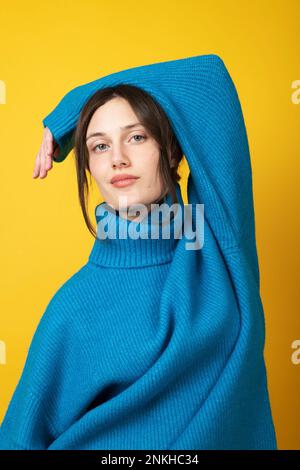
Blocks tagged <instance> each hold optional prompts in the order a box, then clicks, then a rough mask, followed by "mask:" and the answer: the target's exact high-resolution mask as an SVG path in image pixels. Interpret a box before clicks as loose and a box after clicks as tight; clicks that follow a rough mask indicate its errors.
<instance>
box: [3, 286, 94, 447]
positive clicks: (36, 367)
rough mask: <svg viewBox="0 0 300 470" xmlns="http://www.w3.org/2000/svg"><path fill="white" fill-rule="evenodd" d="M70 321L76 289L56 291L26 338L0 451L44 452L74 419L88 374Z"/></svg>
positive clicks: (81, 406)
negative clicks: (26, 341)
mask: <svg viewBox="0 0 300 470" xmlns="http://www.w3.org/2000/svg"><path fill="white" fill-rule="evenodd" d="M69 292H70V289H69ZM72 304H73V305H72ZM80 308H81V307H80ZM75 318H76V289H75V290H74V293H72V294H71V295H70V294H66V293H65V289H64V288H60V289H59V290H58V291H57V292H56V294H55V295H54V296H53V297H52V299H51V300H50V302H49V303H48V306H47V307H46V310H45V312H44V314H43V315H42V317H41V320H40V322H39V324H38V326H37V329H36V331H35V333H34V335H33V338H32V340H31V344H30V347H29V350H28V354H27V358H26V361H25V365H24V368H23V371H22V374H21V377H20V379H19V382H18V384H17V386H16V388H15V391H14V393H13V396H12V398H11V400H10V403H9V405H8V408H7V411H6V414H5V416H4V419H3V422H2V424H1V427H0V449H2V450H9V449H16V450H17V449H20V450H21V449H26V450H45V449H47V448H48V446H49V445H50V444H51V443H52V442H53V441H54V440H55V439H56V438H57V437H58V435H59V434H60V433H61V432H63V430H65V429H66V428H67V427H68V426H69V425H70V424H71V423H72V422H73V421H75V420H76V418H78V417H79V416H80V413H81V412H82V410H83V409H84V404H85V384H86V383H89V379H90V375H89V378H87V374H89V367H88V362H87V359H86V356H85V351H84V348H78V345H80V344H83V342H82V340H81V338H80V329H79V327H78V325H77V321H76V320H75ZM78 371H81V372H80V373H78ZM75 392H76V393H77V394H76V393H75Z"/></svg>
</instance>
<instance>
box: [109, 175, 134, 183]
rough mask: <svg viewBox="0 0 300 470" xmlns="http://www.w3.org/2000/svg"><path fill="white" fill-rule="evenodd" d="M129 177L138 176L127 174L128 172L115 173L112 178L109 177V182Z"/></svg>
mask: <svg viewBox="0 0 300 470" xmlns="http://www.w3.org/2000/svg"><path fill="white" fill-rule="evenodd" d="M131 178H135V179H136V178H138V176H134V175H129V174H128V173H123V174H122V175H116V176H114V177H113V178H112V179H111V181H110V182H111V183H112V184H113V183H115V182H116V181H120V180H125V179H131Z"/></svg>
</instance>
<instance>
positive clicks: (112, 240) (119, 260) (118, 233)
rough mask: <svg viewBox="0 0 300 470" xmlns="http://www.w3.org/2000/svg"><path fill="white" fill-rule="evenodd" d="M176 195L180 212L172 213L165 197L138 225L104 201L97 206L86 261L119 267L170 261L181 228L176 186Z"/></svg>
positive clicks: (178, 191)
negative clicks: (93, 233) (88, 254)
mask: <svg viewBox="0 0 300 470" xmlns="http://www.w3.org/2000/svg"><path fill="white" fill-rule="evenodd" d="M176 194H177V198H178V203H179V204H180V205H181V208H182V210H181V211H180V210H177V209H178V207H177V206H176V205H175V206H174V207H173V210H174V212H173V210H172V209H171V206H172V203H171V196H170V194H168V195H167V196H166V197H165V198H163V199H161V200H160V201H159V202H158V203H155V205H154V208H153V209H152V210H150V211H149V212H148V214H147V216H146V217H144V218H143V219H142V220H141V221H138V222H136V221H135V220H130V219H128V218H124V217H121V215H120V212H119V211H117V210H115V209H114V208H112V207H111V206H110V205H109V204H107V203H106V202H102V203H101V204H98V205H97V206H96V208H95V218H96V222H97V238H96V239H95V242H94V245H93V248H92V251H91V253H90V256H89V261H90V262H92V263H94V264H96V265H99V266H106V267H120V268H126V267H127V268H128V267H142V266H153V265H156V264H162V263H167V262H170V261H172V259H173V256H174V252H175V249H176V246H177V243H178V238H179V237H180V233H181V228H182V214H183V200H182V196H181V191H180V185H179V184H178V183H176ZM161 219H162V220H161ZM178 234H179V235H178Z"/></svg>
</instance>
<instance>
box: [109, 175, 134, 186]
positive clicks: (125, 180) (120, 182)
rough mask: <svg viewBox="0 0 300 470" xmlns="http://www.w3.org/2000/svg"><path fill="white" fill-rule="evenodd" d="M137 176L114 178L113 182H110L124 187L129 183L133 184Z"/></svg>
mask: <svg viewBox="0 0 300 470" xmlns="http://www.w3.org/2000/svg"><path fill="white" fill-rule="evenodd" d="M137 179H138V178H137V177H134V178H133V177H131V178H122V179H118V180H116V181H115V182H114V183H112V185H113V186H115V187H116V188H124V187H125V186H129V185H131V184H134V183H135V182H136V181H137Z"/></svg>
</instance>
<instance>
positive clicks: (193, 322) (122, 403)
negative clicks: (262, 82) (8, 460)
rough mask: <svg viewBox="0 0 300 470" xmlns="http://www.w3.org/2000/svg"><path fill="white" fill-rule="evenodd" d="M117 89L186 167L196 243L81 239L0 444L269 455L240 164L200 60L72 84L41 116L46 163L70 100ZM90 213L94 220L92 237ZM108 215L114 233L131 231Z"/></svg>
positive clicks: (228, 92)
mask: <svg viewBox="0 0 300 470" xmlns="http://www.w3.org/2000/svg"><path fill="white" fill-rule="evenodd" d="M118 83H131V84H134V85H136V86H139V87H141V88H143V89H144V90H145V91H147V92H148V93H150V94H151V95H152V97H153V98H154V99H156V100H157V102H159V103H160V104H161V105H162V107H163V108H164V110H165V111H166V113H167V115H168V117H169V119H170V122H171V124H172V126H173V130H174V132H175V134H176V136H177V138H178V140H179V142H180V144H181V147H182V149H183V152H184V154H185V156H186V158H187V161H188V164H189V167H190V170H191V173H190V175H189V179H188V202H189V204H192V207H193V211H192V214H193V223H194V224H195V223H196V218H195V210H194V208H195V205H196V204H204V217H205V219H204V222H205V223H204V246H203V247H202V249H198V250H187V249H186V242H187V240H186V238H185V236H184V234H183V237H182V238H178V239H177V238H176V237H175V236H174V233H175V232H176V230H173V231H172V230H171V233H173V235H171V237H170V239H164V238H163V237H162V235H161V234H160V235H159V238H158V239H151V240H149V239H146V238H145V239H142V238H140V239H136V240H132V239H124V240H123V239H122V238H121V237H120V235H119V234H118V233H119V232H118V231H117V234H118V236H117V238H116V239H115V240H111V239H104V240H101V239H100V238H98V239H97V240H95V242H94V244H93V247H92V250H91V253H90V255H89V259H88V260H87V263H86V264H85V265H84V266H83V267H82V268H81V269H80V270H79V271H78V272H76V273H75V274H74V275H73V276H72V277H71V278H70V279H68V280H67V281H66V282H65V283H64V284H63V285H62V286H61V287H60V288H59V289H58V291H57V292H56V293H55V295H54V296H53V297H52V299H51V300H50V302H49V304H48V306H47V308H46V311H45V312H44V314H43V316H42V318H41V321H40V323H39V325H38V328H37V330H36V332H35V334H34V337H33V339H32V342H31V345H30V349H29V352H28V356H27V360H26V363H25V367H24V370H23V372H22V375H21V378H20V381H19V383H18V385H17V387H16V390H15V392H14V394H13V397H12V399H11V402H10V404H9V407H8V410H7V412H6V415H5V418H4V421H3V423H2V426H1V428H0V448H2V449H22V448H24V449H145V450H147V449H148V450H151V449H160V450H163V449H166V450H167V449H170V450H172V449H190V450H192V449H276V448H277V443H276V435H275V429H274V424H273V419H272V413H271V407H270V401H269V394H268V385H267V372H266V367H265V362H264V355H263V352H264V343H265V321H264V312H263V306H262V303H261V298H260V292H259V291H260V286H259V268H258V259H257V251H256V241H255V224H254V208H253V194H252V176H251V164H250V155H249V148H248V142H247V135H246V129H245V125H244V120H243V115H242V110H241V106H240V102H239V99H238V95H237V92H236V89H235V87H234V84H233V81H232V79H231V77H230V75H229V73H228V71H227V69H226V67H225V65H224V63H223V61H222V60H221V59H220V57H218V56H216V55H213V54H211V55H204V56H195V57H189V58H184V59H178V60H174V61H169V62H160V63H155V64H150V65H145V66H141V67H135V68H132V69H127V70H123V71H120V72H117V73H114V74H111V75H108V76H106V77H102V78H100V79H99V80H95V81H94V82H91V83H88V84H86V85H82V86H79V87H77V88H75V89H74V90H72V91H70V92H69V93H67V95H66V96H65V97H64V98H63V99H62V100H61V101H60V103H59V104H58V105H57V107H56V108H55V109H54V110H53V111H52V113H50V114H49V115H48V116H47V117H46V118H45V119H44V121H43V123H44V125H45V126H48V127H49V128H50V130H51V131H52V133H53V135H54V138H55V140H56V141H57V142H58V143H59V145H60V147H61V154H60V161H63V160H64V158H65V157H66V156H67V155H68V153H69V151H70V150H71V148H72V138H73V137H72V136H73V131H74V128H75V126H76V122H77V119H78V116H79V113H80V110H81V108H82V106H83V105H84V103H85V102H86V101H87V100H88V99H89V97H90V96H91V95H92V94H93V93H94V92H95V91H96V90H98V89H100V88H103V87H105V86H110V85H114V84H118ZM176 190H177V195H178V196H179V199H180V204H181V207H182V208H183V202H182V197H181V191H180V186H179V184H177V187H176ZM166 202H167V203H168V204H169V203H170V198H169V196H168V197H167V199H166ZM106 209H107V206H106V203H102V204H100V205H98V206H97V207H96V209H95V219H96V220H95V221H96V222H97V223H98V227H99V222H100V226H101V220H102V221H103V216H104V215H105V214H106V215H107V211H106ZM108 217H109V220H110V221H111V222H113V221H115V222H116V225H117V226H118V227H120V228H121V229H127V228H129V227H128V226H129V225H130V226H132V224H134V222H133V223H132V222H131V223H130V222H129V221H128V220H125V219H123V218H122V217H120V215H118V214H116V213H113V211H112V212H110V213H109V214H108ZM147 220H148V219H147ZM176 221H178V219H177V216H175V218H174V221H173V222H171V223H170V225H171V228H172V226H173V224H175V222H176ZM194 226H195V225H194ZM146 230H148V229H146ZM70 243H72V239H71V237H70ZM76 249H78V247H76Z"/></svg>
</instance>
